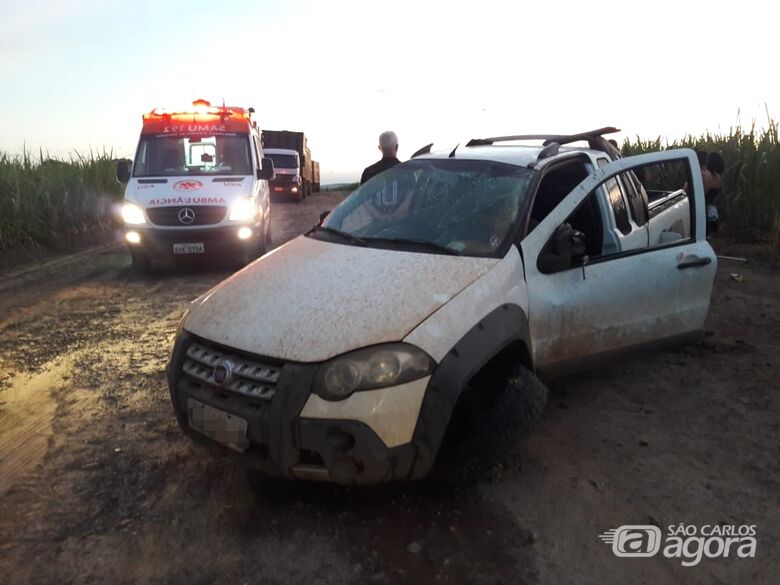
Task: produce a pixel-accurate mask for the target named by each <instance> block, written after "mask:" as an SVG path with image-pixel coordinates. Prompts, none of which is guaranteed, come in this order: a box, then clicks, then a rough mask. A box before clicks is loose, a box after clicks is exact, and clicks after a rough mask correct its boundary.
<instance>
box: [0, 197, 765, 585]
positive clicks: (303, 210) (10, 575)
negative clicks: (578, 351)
mask: <svg viewBox="0 0 780 585" xmlns="http://www.w3.org/2000/svg"><path fill="white" fill-rule="evenodd" d="M340 197H341V195H340V194H320V195H317V196H315V197H312V198H311V199H309V200H307V201H306V202H305V203H304V204H302V205H294V204H283V203H279V204H275V205H274V209H273V218H274V227H273V232H274V240H275V242H274V243H275V244H276V245H278V244H280V243H282V242H283V241H285V240H287V239H289V238H291V237H293V236H295V235H296V234H298V233H301V232H302V231H304V230H305V229H306V228H308V227H309V226H311V225H312V224H313V223H315V222H316V220H317V217H318V216H319V212H320V211H321V210H322V209H325V208H330V207H332V206H333V205H335V203H336V202H337V201H338V200H339V199H340ZM722 252H733V253H737V254H739V253H747V254H749V255H751V256H754V255H755V254H756V253H757V252H760V250H756V249H747V248H743V249H736V248H728V247H725V248H724V249H723V250H722ZM730 273H739V275H740V276H741V281H739V278H737V279H736V280H734V279H732V278H730ZM228 274H229V270H227V269H224V268H220V267H218V266H214V265H211V266H209V265H206V266H200V265H197V264H193V265H190V266H183V267H178V268H176V269H175V270H172V271H163V272H160V273H158V274H156V275H153V276H150V277H146V278H139V277H137V276H135V275H133V274H132V272H131V271H130V264H129V258H128V256H127V254H126V252H125V251H124V250H123V249H121V248H111V249H106V250H103V251H100V252H97V253H88V254H82V255H80V256H78V257H76V258H75V260H74V259H68V258H65V259H58V260H56V261H52V262H49V263H45V264H43V265H40V266H37V267H34V268H32V269H27V270H24V271H18V270H17V272H15V273H14V274H13V275H10V276H9V275H6V276H5V277H1V276H0V582H2V583H6V584H11V583H53V582H63V583H71V582H73V583H158V582H170V583H254V582H257V583H365V582H370V583H406V582H413V583H435V582H443V583H491V584H493V583H507V584H508V583H555V584H563V583H594V584H595V583H599V584H602V583H621V584H623V583H650V584H658V583H672V582H679V583H747V582H750V583H776V582H777V575H780V543H779V540H778V524H779V523H780V512H779V510H780V400H779V399H778V392H779V391H780V383H779V382H778V381H779V380H780V359H778V357H779V356H780V342H779V341H778V340H780V304H778V299H780V268H778V267H777V265H774V266H772V265H771V264H770V261H769V260H761V259H758V260H755V261H753V262H751V263H750V264H747V265H743V264H734V263H726V262H722V263H721V266H720V269H719V274H718V279H717V283H716V289H715V296H714V299H713V307H712V312H711V315H710V319H709V322H708V325H707V329H708V335H707V336H706V337H705V339H704V341H703V343H701V344H700V345H698V346H694V347H688V348H684V349H677V350H669V351H666V352H660V353H652V354H648V355H646V356H642V357H641V358H638V359H635V360H632V361H626V362H620V363H616V364H614V365H613V366H611V367H610V368H608V369H603V370H601V371H595V372H591V373H589V374H587V375H580V376H577V377H574V378H570V379H567V380H561V381H559V382H557V383H555V384H553V386H552V387H551V392H550V401H549V404H548V407H547V410H546V412H545V416H544V419H543V421H542V423H541V425H540V426H539V427H538V428H537V430H536V431H535V433H534V434H533V435H532V436H531V437H530V439H529V440H528V441H527V442H526V443H525V445H524V447H523V454H522V457H521V459H520V460H518V461H517V462H516V463H515V464H513V465H512V466H510V467H508V468H507V469H505V470H503V471H502V473H501V474H500V475H499V477H498V478H496V479H495V480H493V481H491V482H484V483H482V484H480V485H477V486H473V487H468V488H466V487H463V488H460V489H451V488H446V487H443V486H440V485H435V484H432V483H430V482H420V483H415V484H400V485H390V486H384V487H379V488H374V489H361V490H354V489H343V488H337V487H332V486H327V485H318V484H271V485H270V486H269V487H268V489H265V490H263V491H261V492H259V493H253V492H251V491H250V490H249V489H248V487H247V486H246V484H245V482H244V477H243V473H242V472H241V470H240V469H238V468H236V467H235V466H234V465H233V464H232V463H229V462H227V461H225V460H224V459H221V458H218V457H214V456H213V455H211V454H210V453H209V452H206V451H204V450H203V449H201V448H200V447H198V446H196V445H193V444H192V443H191V442H190V441H189V439H186V438H185V437H184V436H182V435H181V433H180V431H179V429H178V427H177V425H176V423H175V421H174V417H173V414H172V410H171V406H170V403H169V399H168V391H167V388H166V384H165V379H164V367H165V362H166V359H167V357H168V351H169V349H170V347H171V342H172V339H173V335H174V331H175V328H176V325H177V323H178V320H179V318H180V316H181V314H182V312H183V311H184V309H185V306H186V305H187V303H188V301H189V300H191V299H192V298H194V297H196V296H197V295H199V294H200V293H202V292H204V291H205V290H207V289H208V288H210V287H211V286H213V285H214V284H215V283H217V282H219V281H220V280H221V279H223V278H224V277H226V276H227V275H228ZM679 523H687V524H699V525H702V524H718V523H724V524H737V525H739V524H756V525H757V540H758V548H757V552H756V557H755V558H754V559H741V558H737V557H735V556H734V555H732V556H730V557H729V558H725V559H724V558H714V559H709V558H704V559H703V560H702V561H701V563H699V564H698V565H697V566H694V567H682V566H681V564H680V561H679V560H678V559H667V558H663V557H662V556H656V557H654V558H646V559H623V558H616V557H615V556H614V555H613V554H612V552H611V549H610V547H609V546H607V545H605V544H604V543H602V542H601V541H600V540H599V539H598V535H599V534H601V533H602V532H604V531H606V530H608V529H610V528H615V527H617V526H620V525H623V524H658V525H660V526H661V527H664V528H665V527H666V526H667V525H670V524H675V525H676V524H679Z"/></svg>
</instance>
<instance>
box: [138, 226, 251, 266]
mask: <svg viewBox="0 0 780 585" xmlns="http://www.w3.org/2000/svg"><path fill="white" fill-rule="evenodd" d="M242 227H249V228H251V229H252V236H251V237H250V238H247V239H244V240H242V239H240V238H239V237H238V230H239V229H240V228H242ZM124 231H125V234H127V233H128V232H136V233H138V235H139V236H140V239H141V241H140V242H139V243H137V244H133V243H128V242H126V243H127V246H128V248H130V249H131V250H138V251H141V252H143V253H145V254H147V255H149V256H150V257H153V258H157V257H161V256H173V255H174V254H173V245H174V244H182V243H203V247H204V253H205V254H212V253H222V252H226V251H235V250H241V249H242V247H247V246H253V245H256V244H257V243H258V242H259V240H260V237H261V232H262V230H261V224H257V225H252V224H236V225H225V226H213V227H203V228H191V229H175V230H174V229H161V228H154V227H150V226H148V225H142V226H140V227H137V226H125V230H124Z"/></svg>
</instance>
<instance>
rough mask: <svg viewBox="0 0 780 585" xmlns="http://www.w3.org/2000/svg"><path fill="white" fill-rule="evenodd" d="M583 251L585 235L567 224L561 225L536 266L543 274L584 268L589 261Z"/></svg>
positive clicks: (540, 255)
mask: <svg viewBox="0 0 780 585" xmlns="http://www.w3.org/2000/svg"><path fill="white" fill-rule="evenodd" d="M585 251H586V246H585V234H583V233H582V232H580V231H577V230H575V229H574V228H572V227H571V225H570V224H568V223H562V224H561V225H559V226H558V227H557V228H556V230H555V232H554V233H553V235H552V237H551V238H550V240H549V241H548V242H547V244H546V245H545V246H544V248H543V249H542V253H541V254H539V261H538V263H537V266H538V268H539V270H540V271H541V272H544V273H551V272H560V271H561V270H568V269H569V268H573V267H574V266H585V264H587V263H588V260H589V258H588V256H587V255H586V254H585Z"/></svg>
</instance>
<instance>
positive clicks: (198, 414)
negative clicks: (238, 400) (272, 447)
mask: <svg viewBox="0 0 780 585" xmlns="http://www.w3.org/2000/svg"><path fill="white" fill-rule="evenodd" d="M187 417H188V419H189V424H190V427H191V428H193V429H195V430H196V431H198V432H199V433H203V434H204V435H206V436H207V437H210V438H212V439H214V440H215V441H217V442H219V443H222V444H223V445H225V446H226V447H230V448H231V449H235V450H236V451H244V450H245V449H246V448H247V447H249V439H247V437H246V429H247V423H246V420H245V419H243V418H241V417H238V416H236V415H234V414H230V413H228V412H225V411H223V410H219V409H217V408H212V407H211V406H208V405H206V404H203V403H202V402H198V401H197V400H193V399H192V398H188V399H187Z"/></svg>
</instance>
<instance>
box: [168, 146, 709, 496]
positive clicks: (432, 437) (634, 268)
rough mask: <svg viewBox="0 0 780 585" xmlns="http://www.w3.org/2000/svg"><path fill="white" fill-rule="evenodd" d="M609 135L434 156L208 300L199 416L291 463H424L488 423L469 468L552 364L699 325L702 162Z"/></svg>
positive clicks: (176, 367)
mask: <svg viewBox="0 0 780 585" xmlns="http://www.w3.org/2000/svg"><path fill="white" fill-rule="evenodd" d="M603 132H604V131H597V132H592V133H587V134H583V135H576V136H570V137H561V136H543V137H533V138H535V139H537V138H538V139H541V140H543V141H544V144H543V145H541V146H538V145H537V146H524V145H520V144H515V143H513V142H511V141H509V140H506V139H480V140H474V141H471V142H470V143H469V145H468V146H466V147H462V148H460V149H458V150H456V151H454V152H445V153H431V152H430V151H429V149H424V150H423V151H421V152H419V153H417V155H416V156H415V157H413V158H412V159H411V160H410V161H408V162H406V163H403V164H401V165H398V166H397V167H395V168H394V169H391V170H389V171H386V172H385V173H383V174H382V175H378V176H377V177H375V178H374V179H372V180H371V181H369V182H367V183H366V184H365V185H363V186H362V187H361V188H360V189H358V190H357V191H356V192H355V193H353V194H352V195H351V196H350V197H349V198H348V199H346V200H345V201H344V202H343V203H342V204H341V205H340V206H339V207H337V208H336V209H335V210H334V211H333V212H332V213H331V214H330V215H329V216H328V217H327V219H326V220H325V221H324V224H323V225H322V226H319V227H318V228H315V229H314V230H312V231H311V232H309V233H308V234H306V235H304V236H300V237H298V238H296V239H295V240H293V241H291V242H289V243H288V244H286V245H285V246H282V247H281V248H279V249H277V250H275V251H273V252H271V253H270V254H267V255H266V256H264V257H263V258H261V259H260V260H258V261H256V262H255V263H253V264H251V265H250V266H248V267H246V268H245V269H243V270H242V271H240V272H239V273H237V274H235V275H233V276H232V277H230V278H229V279H227V280H226V281H224V282H222V283H221V284H219V285H218V286H217V287H215V288H214V289H212V290H211V291H209V292H208V293H206V294H205V295H203V296H202V297H200V298H199V299H197V300H196V301H194V303H193V304H192V306H191V308H190V310H189V311H188V314H187V315H186V316H185V317H184V319H183V320H182V324H181V327H180V330H179V333H178V335H177V338H176V342H175V346H174V350H173V353H172V357H171V361H170V364H169V367H168V378H169V385H170V391H171V398H172V401H173V405H174V409H175V412H176V415H177V419H178V421H179V423H180V425H181V427H182V429H183V430H184V431H185V432H186V433H187V434H188V435H189V436H191V437H192V438H193V439H195V440H197V441H200V442H204V443H207V444H212V445H217V444H222V445H223V446H227V447H228V450H229V451H230V450H232V451H233V452H237V453H240V457H241V458H242V459H243V460H244V461H245V462H246V463H247V464H248V465H249V466H251V467H253V468H256V469H260V470H262V471H263V472H265V473H268V474H272V475H280V476H285V477H293V478H304V479H322V480H331V481H336V482H339V483H344V484H366V483H377V482H381V481H386V480H391V479H408V478H418V477H423V476H425V475H427V474H428V473H429V472H430V471H431V469H432V468H433V465H434V462H435V461H436V460H437V456H438V455H439V453H440V447H441V446H442V444H443V443H445V444H448V445H449V444H450V443H453V444H456V445H457V444H459V442H461V443H462V444H466V445H468V440H469V438H468V435H469V433H470V432H473V434H475V436H478V437H479V442H478V445H477V446H476V447H474V445H472V448H471V450H469V449H468V448H465V449H462V450H458V449H455V450H454V451H453V452H454V453H456V456H455V460H456V461H455V463H456V464H457V463H458V461H457V459H458V458H459V457H460V455H458V453H461V454H463V455H462V458H463V459H464V462H463V463H464V465H466V464H467V462H466V461H465V459H467V458H468V457H469V456H470V455H469V453H470V454H471V456H472V459H476V460H479V461H493V460H494V459H497V458H500V457H501V456H502V455H504V453H501V452H500V451H503V450H507V449H510V446H511V445H514V444H516V436H517V433H520V432H522V431H525V430H526V429H527V428H528V427H530V425H531V424H532V423H533V421H534V420H535V419H536V418H537V417H538V416H539V414H540V412H541V409H542V407H543V404H544V398H545V394H544V389H543V385H541V383H539V381H538V378H537V376H538V377H541V378H545V377H550V376H552V375H555V374H556V373H557V372H563V371H566V370H568V369H571V368H574V367H582V366H586V365H588V364H589V363H591V362H592V361H594V360H597V359H599V358H603V357H605V356H612V355H614V354H615V353H618V352H623V351H625V350H629V349H633V348H637V347H642V346H645V345H648V344H655V343H658V342H666V341H673V340H674V341H677V340H684V339H688V338H690V337H692V336H694V335H696V334H697V332H698V331H700V329H701V327H702V325H703V323H704V320H705V317H706V314H707V311H708V307H709V299H710V292H711V287H712V282H713V278H714V272H715V256H714V253H713V251H712V249H711V248H710V246H709V244H708V243H707V242H706V240H705V235H704V221H703V218H704V199H703V195H702V185H701V177H700V173H699V168H698V163H697V160H696V156H695V154H694V153H693V152H692V151H689V150H675V151H668V152H663V153H653V154H647V155H641V156H636V157H631V158H625V159H624V158H620V155H619V153H618V152H617V151H616V150H615V149H614V148H612V147H611V146H610V145H609V144H608V143H607V142H606V141H605V140H604V139H603V138H602V136H601V135H602V133H603ZM510 138H512V139H513V140H517V139H518V138H521V139H523V140H525V139H527V138H528V137H510ZM579 139H585V140H587V141H588V142H589V145H588V147H586V148H576V147H573V146H566V145H567V144H568V143H573V142H574V141H575V140H579ZM638 177H639V178H638ZM640 178H641V180H640ZM651 183H652V184H651ZM646 187H647V188H646ZM651 187H652V188H651ZM659 201H660V203H656V202H659ZM488 397H489V398H488ZM473 413H480V414H479V416H483V415H484V419H482V420H481V422H480V420H477V419H475V417H476V416H477V415H476V414H473ZM463 417H465V418H467V419H468V423H469V424H465V423H464V425H461V424H460V423H461V419H463V420H465V419H464V418H463ZM475 420H476V422H477V423H480V424H479V425H478V426H476V427H475V426H474V422H475ZM456 423H458V424H457V425H456ZM486 427H487V428H486ZM454 428H455V429H456V431H453V429H454ZM469 429H470V430H469ZM475 429H476V430H475ZM461 435H463V436H461ZM497 436H498V437H500V438H501V440H498V439H495V437H497ZM453 437H454V438H453ZM461 440H462V441H461ZM463 441H465V443H463ZM502 441H503V442H502ZM475 454H476V456H475ZM474 456H475V457H474Z"/></svg>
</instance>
